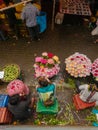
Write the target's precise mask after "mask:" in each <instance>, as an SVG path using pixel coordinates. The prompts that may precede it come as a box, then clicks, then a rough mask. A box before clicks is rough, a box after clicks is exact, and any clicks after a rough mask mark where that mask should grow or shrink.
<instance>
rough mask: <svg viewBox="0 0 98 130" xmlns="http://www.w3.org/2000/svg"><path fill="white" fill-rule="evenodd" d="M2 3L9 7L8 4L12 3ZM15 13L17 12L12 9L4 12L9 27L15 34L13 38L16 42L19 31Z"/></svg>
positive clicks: (10, 0) (5, 0)
mask: <svg viewBox="0 0 98 130" xmlns="http://www.w3.org/2000/svg"><path fill="white" fill-rule="evenodd" d="M4 3H5V5H6V6H9V5H10V3H12V0H4ZM16 12H17V11H16V9H15V8H14V7H13V8H9V9H7V10H5V11H4V13H5V15H6V17H7V20H8V23H9V27H10V29H11V30H12V31H13V33H15V36H14V37H15V38H16V40H18V38H19V37H20V31H19V27H18V21H17V18H16V15H15V13H16Z"/></svg>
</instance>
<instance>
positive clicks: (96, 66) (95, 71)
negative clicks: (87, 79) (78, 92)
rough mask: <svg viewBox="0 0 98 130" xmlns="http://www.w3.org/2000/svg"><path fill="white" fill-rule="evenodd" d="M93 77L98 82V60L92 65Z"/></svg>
mask: <svg viewBox="0 0 98 130" xmlns="http://www.w3.org/2000/svg"><path fill="white" fill-rule="evenodd" d="M92 75H93V76H94V77H95V78H96V80H98V58H97V59H96V60H94V62H93V63H92Z"/></svg>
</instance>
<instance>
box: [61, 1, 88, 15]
mask: <svg viewBox="0 0 98 130" xmlns="http://www.w3.org/2000/svg"><path fill="white" fill-rule="evenodd" d="M60 12H61V13H65V14H75V15H84V16H90V15H91V10H90V7H89V3H88V2H86V1H85V0H60Z"/></svg>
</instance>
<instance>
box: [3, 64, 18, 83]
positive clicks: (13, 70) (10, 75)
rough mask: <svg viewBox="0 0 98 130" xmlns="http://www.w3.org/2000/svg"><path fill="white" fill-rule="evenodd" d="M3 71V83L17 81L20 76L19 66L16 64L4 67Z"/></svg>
mask: <svg viewBox="0 0 98 130" xmlns="http://www.w3.org/2000/svg"><path fill="white" fill-rule="evenodd" d="M3 71H4V78H3V81H4V82H10V81H12V80H14V79H17V78H18V76H19V74H20V69H19V66H18V65H16V64H10V65H6V66H5V67H4V68H3Z"/></svg>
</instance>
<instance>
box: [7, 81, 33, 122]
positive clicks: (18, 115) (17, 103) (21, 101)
mask: <svg viewBox="0 0 98 130" xmlns="http://www.w3.org/2000/svg"><path fill="white" fill-rule="evenodd" d="M7 92H8V95H9V102H8V109H9V111H10V112H11V113H12V114H13V116H14V119H15V120H20V121H21V120H24V119H27V118H29V117H30V115H31V113H32V109H33V106H34V101H35V99H34V98H33V97H32V96H31V95H30V91H29V88H28V87H27V86H26V85H25V84H24V83H23V82H22V81H21V80H18V79H17V80H13V81H11V82H10V83H9V84H8V86H7Z"/></svg>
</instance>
